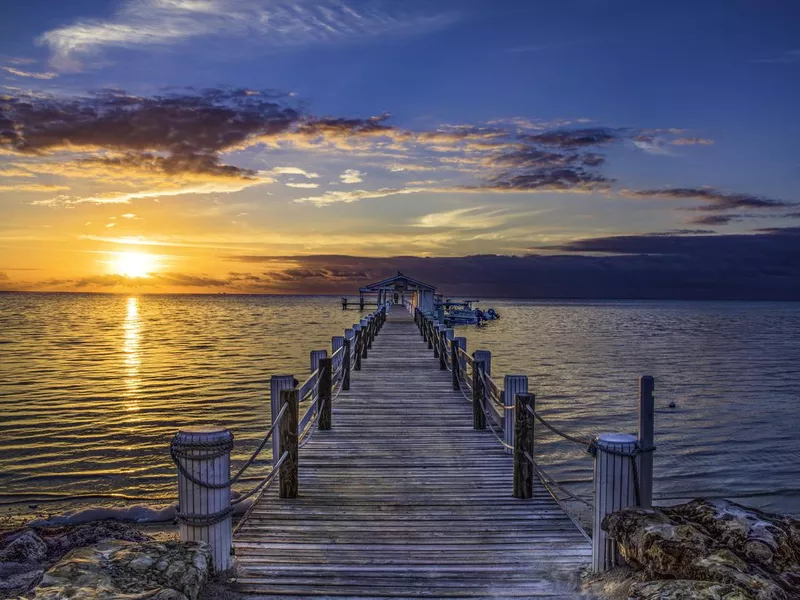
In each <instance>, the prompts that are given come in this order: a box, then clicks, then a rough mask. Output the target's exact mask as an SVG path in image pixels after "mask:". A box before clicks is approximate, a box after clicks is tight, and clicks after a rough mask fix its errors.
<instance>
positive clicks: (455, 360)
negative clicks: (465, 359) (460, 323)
mask: <svg viewBox="0 0 800 600" xmlns="http://www.w3.org/2000/svg"><path fill="white" fill-rule="evenodd" d="M450 365H451V367H452V369H451V374H452V375H453V377H452V380H453V390H455V391H458V390H459V389H460V388H461V384H460V383H459V381H458V372H459V370H460V365H461V359H460V358H459V356H458V342H456V341H455V340H453V341H451V342H450Z"/></svg>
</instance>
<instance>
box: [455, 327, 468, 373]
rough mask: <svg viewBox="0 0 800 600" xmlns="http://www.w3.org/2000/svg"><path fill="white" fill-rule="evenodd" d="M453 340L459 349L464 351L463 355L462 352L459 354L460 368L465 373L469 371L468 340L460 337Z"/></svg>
mask: <svg viewBox="0 0 800 600" xmlns="http://www.w3.org/2000/svg"><path fill="white" fill-rule="evenodd" d="M453 339H454V340H455V342H456V343H457V344H458V349H459V350H463V354H462V353H461V352H459V353H458V368H459V369H461V372H462V373H464V372H466V370H467V357H466V352H467V338H465V337H463V336H460V337H456V338H453Z"/></svg>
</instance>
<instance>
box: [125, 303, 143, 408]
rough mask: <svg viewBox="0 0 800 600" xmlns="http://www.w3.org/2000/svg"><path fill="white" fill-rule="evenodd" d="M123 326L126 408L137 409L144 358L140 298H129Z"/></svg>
mask: <svg viewBox="0 0 800 600" xmlns="http://www.w3.org/2000/svg"><path fill="white" fill-rule="evenodd" d="M122 328H123V331H124V337H123V342H122V353H123V357H124V358H123V361H124V365H125V389H126V392H125V398H126V402H125V410H129V411H136V410H139V402H138V397H139V390H140V387H141V383H142V381H141V378H140V376H139V367H140V365H141V362H142V360H141V356H140V354H139V342H140V337H141V321H140V319H139V299H138V298H134V297H131V298H128V304H127V310H126V312H125V322H124V323H123V326H122Z"/></svg>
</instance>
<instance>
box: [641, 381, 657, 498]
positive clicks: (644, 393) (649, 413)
mask: <svg viewBox="0 0 800 600" xmlns="http://www.w3.org/2000/svg"><path fill="white" fill-rule="evenodd" d="M654 390H655V380H654V379H653V377H652V376H650V375H643V376H642V377H640V378H639V449H640V452H641V454H640V455H639V499H640V502H641V506H642V508H651V507H652V506H653V451H654V450H655V409H656V407H655V398H654V396H653V392H654Z"/></svg>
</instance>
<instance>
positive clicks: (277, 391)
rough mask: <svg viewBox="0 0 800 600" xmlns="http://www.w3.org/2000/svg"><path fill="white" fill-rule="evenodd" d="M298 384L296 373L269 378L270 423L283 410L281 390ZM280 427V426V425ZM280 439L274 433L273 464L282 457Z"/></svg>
mask: <svg viewBox="0 0 800 600" xmlns="http://www.w3.org/2000/svg"><path fill="white" fill-rule="evenodd" d="M296 385H297V380H296V379H295V378H294V375H273V376H272V377H271V378H270V380H269V395H270V413H271V414H270V425H272V424H273V423H274V422H275V415H277V414H278V413H279V412H280V410H281V390H290V389H292V388H293V387H295V386H296ZM279 427H280V426H279ZM280 456H281V453H280V439H279V438H278V436H277V435H275V434H273V435H272V464H273V465H274V464H275V463H276V462H278V459H279V458H280Z"/></svg>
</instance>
